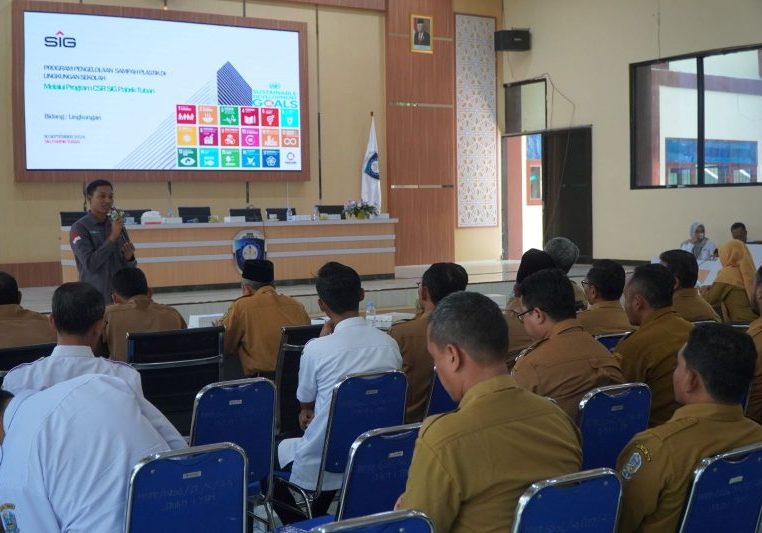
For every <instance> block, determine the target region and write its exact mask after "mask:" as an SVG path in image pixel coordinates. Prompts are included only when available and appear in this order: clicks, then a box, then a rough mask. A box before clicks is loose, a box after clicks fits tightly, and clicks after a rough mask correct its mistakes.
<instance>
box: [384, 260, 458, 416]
mask: <svg viewBox="0 0 762 533" xmlns="http://www.w3.org/2000/svg"><path fill="white" fill-rule="evenodd" d="M467 285H468V274H467V273H466V269H465V268H463V267H462V266H460V265H457V264H455V263H434V264H433V265H431V266H430V267H429V268H428V270H426V272H424V273H423V277H421V283H420V285H419V287H418V299H419V301H420V302H421V305H422V307H423V315H421V316H419V317H417V318H414V319H413V320H409V321H407V322H403V323H401V324H395V325H394V326H392V329H391V330H389V335H391V336H392V338H393V339H394V340H395V341H397V344H398V345H399V347H400V353H401V354H402V371H403V372H404V373H405V375H406V376H407V404H406V408H405V409H406V410H405V422H407V423H408V424H409V423H412V422H420V421H421V420H422V419H423V416H424V414H425V412H424V411H425V410H426V403H427V402H428V399H429V393H430V391H431V379H432V376H433V371H434V362H433V361H432V360H431V356H430V355H429V351H428V350H427V349H426V325H427V324H428V323H429V315H430V314H431V311H433V310H434V307H436V305H437V304H438V303H439V301H440V300H441V299H442V298H444V297H445V296H447V295H448V294H451V293H453V292H456V291H464V290H466V286H467Z"/></svg>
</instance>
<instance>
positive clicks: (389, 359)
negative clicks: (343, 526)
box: [276, 262, 402, 523]
mask: <svg viewBox="0 0 762 533" xmlns="http://www.w3.org/2000/svg"><path fill="white" fill-rule="evenodd" d="M315 288H316V289H317V294H318V305H319V306H320V309H321V311H323V312H324V313H325V314H326V315H328V318H329V320H328V322H326V324H325V326H324V327H323V331H322V332H321V336H320V337H319V338H317V339H313V340H311V341H309V342H308V343H307V345H306V346H305V347H304V353H303V355H302V359H301V364H300V366H299V387H298V388H297V391H296V397H297V399H298V400H299V402H300V403H301V411H300V413H299V423H300V425H301V427H302V429H303V430H305V432H304V436H303V437H302V438H300V439H286V440H284V441H282V442H281V443H280V445H279V447H278V458H279V462H280V464H281V466H282V467H284V468H286V469H287V468H288V465H289V464H290V463H293V464H292V466H291V482H292V483H295V484H296V485H299V486H300V487H302V488H304V489H306V490H308V491H312V490H315V488H316V484H317V478H318V469H319V468H320V459H321V456H322V453H323V443H324V440H325V432H326V429H327V424H328V411H329V409H330V404H331V395H332V392H333V387H334V385H336V384H337V383H338V382H339V381H340V380H341V379H342V378H343V377H345V376H346V375H348V374H357V373H361V372H384V371H389V370H399V369H400V368H401V366H402V356H401V355H400V351H399V347H398V346H397V342H396V341H395V340H394V339H392V338H391V337H390V336H389V335H387V334H386V333H383V332H381V331H379V330H377V329H376V328H374V327H373V326H371V325H370V324H369V323H368V322H366V321H365V319H364V318H361V317H360V316H359V308H360V302H361V301H362V300H363V298H365V292H364V291H363V289H362V287H361V285H360V276H358V275H357V272H355V271H354V270H353V269H352V268H350V267H348V266H345V265H342V264H340V263H335V262H330V263H326V264H325V265H323V267H322V268H321V269H320V270H319V271H318V275H317V280H316V282H315ZM342 477H343V476H342V475H341V474H333V473H328V472H327V473H326V474H325V475H324V477H323V486H322V491H321V495H320V497H319V498H317V499H316V500H315V502H313V505H312V512H313V515H314V516H320V515H323V514H325V513H326V510H327V509H328V506H329V505H330V503H331V500H332V499H333V496H334V494H335V492H336V490H337V489H339V488H340V487H341V482H342ZM276 499H278V500H280V501H284V502H287V503H293V497H291V495H290V493H289V492H288V490H287V489H285V487H283V486H282V485H276ZM277 509H278V514H279V516H280V518H281V520H282V521H283V522H284V523H290V522H293V521H296V520H300V519H304V517H303V516H300V515H298V514H297V513H294V512H289V511H288V510H286V509H281V508H280V507H279V506H278V507H277Z"/></svg>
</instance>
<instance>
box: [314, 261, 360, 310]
mask: <svg viewBox="0 0 762 533" xmlns="http://www.w3.org/2000/svg"><path fill="white" fill-rule="evenodd" d="M315 289H317V294H318V298H320V299H321V300H322V301H323V303H324V304H325V305H326V306H328V308H329V309H330V310H331V311H333V312H334V313H336V314H339V315H341V314H344V313H347V312H350V311H358V310H359V309H360V300H362V286H361V284H360V276H359V275H358V274H357V272H355V270H354V269H353V268H351V267H348V266H346V265H342V264H341V263H337V262H335V261H331V262H329V263H326V264H325V265H323V266H322V267H320V270H318V274H317V279H316V280H315Z"/></svg>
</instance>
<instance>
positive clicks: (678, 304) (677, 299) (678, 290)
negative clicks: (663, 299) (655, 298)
mask: <svg viewBox="0 0 762 533" xmlns="http://www.w3.org/2000/svg"><path fill="white" fill-rule="evenodd" d="M659 261H661V264H662V265H664V266H665V267H667V268H668V269H669V271H670V272H672V275H673V276H674V278H675V282H674V289H675V292H674V293H673V294H672V308H673V309H674V310H675V312H676V313H677V314H678V315H680V316H681V317H683V318H684V319H685V320H687V321H688V322H699V321H705V320H714V321H715V322H721V320H720V317H719V315H718V314H717V313H716V312H715V310H714V309H713V308H712V306H711V305H709V304H708V303H707V301H706V300H704V299H703V298H702V297H701V294H700V293H699V290H698V288H697V287H696V282H697V281H698V272H699V267H698V261H696V256H695V255H693V254H692V253H690V252H686V251H685V250H667V251H666V252H662V253H661V254H660V255H659Z"/></svg>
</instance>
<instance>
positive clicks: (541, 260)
mask: <svg viewBox="0 0 762 533" xmlns="http://www.w3.org/2000/svg"><path fill="white" fill-rule="evenodd" d="M546 268H556V262H555V261H553V258H552V257H550V255H548V253H547V252H543V251H542V250H538V249H537V248H530V249H529V250H527V251H526V252H524V255H522V256H521V262H520V263H519V269H518V270H517V271H516V285H515V286H514V289H513V292H514V294H515V295H516V296H519V295H520V294H521V283H522V282H523V281H524V280H525V279H527V278H528V277H529V276H531V275H532V274H534V273H535V272H539V271H540V270H544V269H546Z"/></svg>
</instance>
